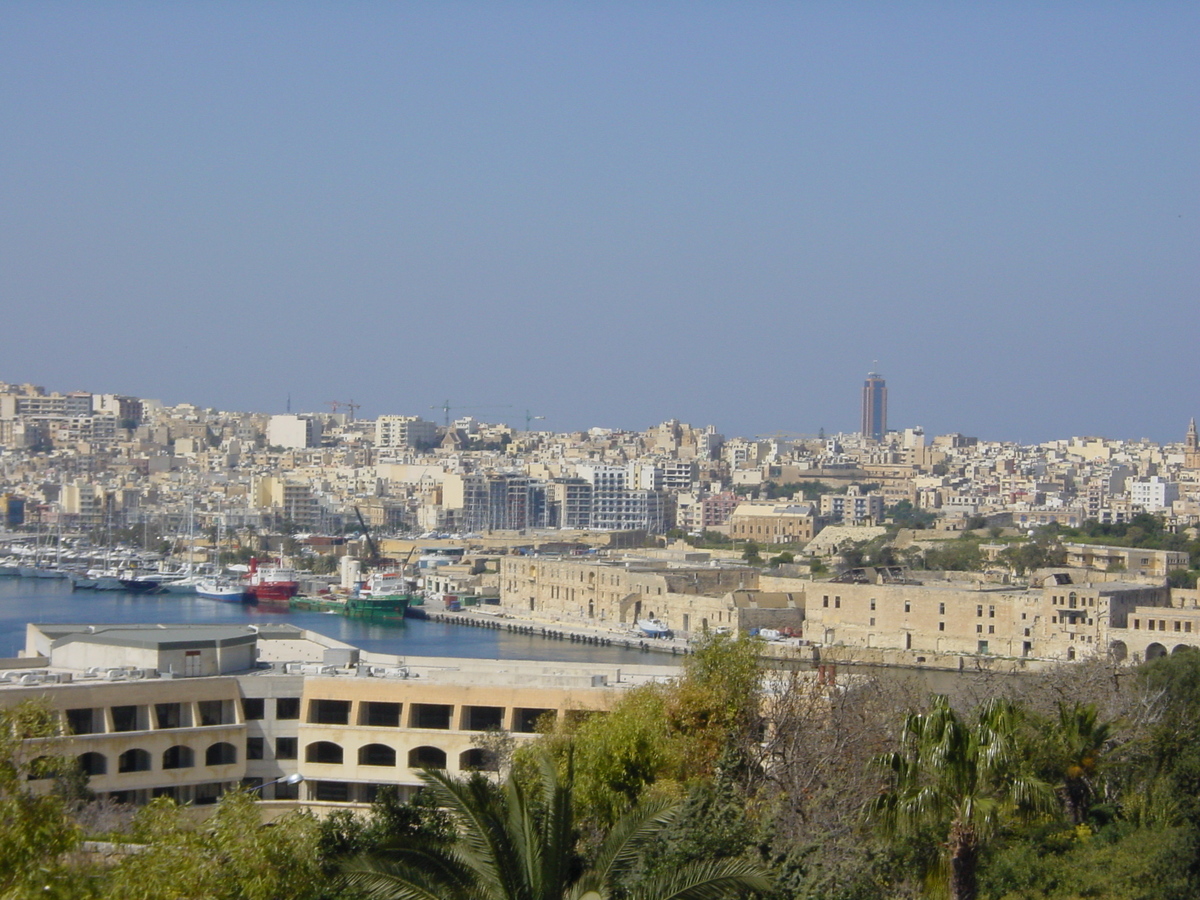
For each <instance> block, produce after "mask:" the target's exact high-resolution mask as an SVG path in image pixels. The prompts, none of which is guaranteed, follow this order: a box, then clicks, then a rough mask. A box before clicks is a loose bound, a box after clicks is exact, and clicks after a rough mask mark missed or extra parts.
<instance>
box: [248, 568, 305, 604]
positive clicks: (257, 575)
mask: <svg viewBox="0 0 1200 900" xmlns="http://www.w3.org/2000/svg"><path fill="white" fill-rule="evenodd" d="M246 589H247V590H248V591H249V592H250V594H251V596H253V597H254V599H256V600H258V602H259V603H271V604H279V605H282V606H285V607H286V606H287V605H288V602H289V601H290V600H291V599H292V598H293V597H294V596H296V594H297V593H298V592H299V590H300V581H299V579H298V577H297V575H296V570H295V569H291V568H287V567H285V566H262V567H260V566H259V565H258V560H257V559H255V558H254V557H251V558H250V573H249V575H247V577H246Z"/></svg>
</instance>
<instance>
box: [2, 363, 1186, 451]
mask: <svg viewBox="0 0 1200 900" xmlns="http://www.w3.org/2000/svg"><path fill="white" fill-rule="evenodd" d="M6 384H7V385H9V386H10V387H12V388H20V389H24V388H33V389H37V390H39V391H44V392H45V396H47V397H55V396H57V397H59V398H68V399H69V396H78V397H79V398H80V399H86V400H88V401H89V402H90V401H91V400H92V398H97V397H106V398H111V400H112V402H117V401H123V400H135V401H138V402H140V401H150V402H153V403H161V404H162V406H163V407H164V408H168V409H172V408H177V407H180V406H183V407H195V408H196V409H199V410H208V411H212V412H214V413H217V414H221V415H226V414H228V415H249V416H266V417H268V418H276V417H279V418H289V419H298V418H303V417H309V416H315V417H323V416H331V415H336V414H337V413H339V412H341V413H343V414H344V415H347V416H348V417H349V419H348V421H349V422H350V423H351V424H352V423H353V422H354V421H359V422H375V421H377V420H400V421H401V422H402V421H403V420H407V419H410V418H412V419H417V420H421V421H423V422H424V423H426V425H428V426H429V427H431V428H435V429H436V430H437V435H438V440H439V441H440V439H441V436H442V435H444V433H445V432H444V427H445V426H446V425H450V424H453V423H455V422H459V421H466V420H472V421H474V422H476V423H478V424H479V425H489V426H490V425H495V426H505V427H508V428H510V429H512V430H513V431H514V432H521V431H525V430H526V427H528V430H529V431H531V432H542V433H557V434H569V433H585V432H589V431H600V432H605V431H611V432H613V433H625V434H631V433H638V432H642V431H646V430H648V429H653V428H655V427H657V426H659V425H662V424H665V423H668V422H678V423H680V424H684V425H688V426H691V427H694V428H701V429H702V428H712V429H713V430H715V431H716V432H717V433H719V434H720V435H722V436H723V437H725V438H727V439H730V438H740V439H744V440H747V439H748V440H755V439H757V440H772V439H781V440H785V441H788V440H791V441H798V440H806V439H807V440H811V439H814V438H819V437H822V436H828V437H834V436H840V437H850V438H855V437H863V438H869V439H871V440H875V441H880V440H884V439H886V436H887V435H894V436H897V437H899V438H904V437H905V435H906V434H907V432H909V431H913V432H915V433H916V434H923V435H924V436H925V437H926V438H931V437H934V436H936V435H939V434H940V435H956V434H957V435H963V436H964V437H968V438H973V439H979V440H982V441H985V442H997V443H1008V444H1017V445H1024V446H1036V445H1038V444H1046V443H1053V442H1055V441H1064V440H1070V439H1076V438H1080V439H1082V438H1087V439H1098V440H1103V441H1133V442H1137V441H1147V440H1148V441H1150V442H1151V443H1155V444H1160V445H1164V446H1165V445H1182V446H1183V447H1184V449H1185V451H1186V452H1187V453H1188V458H1189V459H1192V458H1193V457H1194V459H1195V465H1197V466H1200V450H1197V449H1196V448H1197V446H1200V444H1197V441H1198V439H1197V437H1196V435H1197V431H1196V425H1195V416H1188V417H1186V419H1187V421H1186V423H1185V422H1184V419H1182V418H1181V419H1180V429H1178V433H1177V434H1176V435H1173V436H1169V437H1167V438H1166V439H1164V440H1155V439H1152V438H1149V437H1147V436H1145V435H1139V436H1137V437H1128V436H1114V435H1107V434H1101V433H1099V432H1086V431H1085V432H1078V433H1075V434H1065V433H1064V434H1057V435H1053V436H1052V437H1049V438H1047V439H1046V440H1044V441H1020V440H1017V439H1015V438H1011V437H1007V436H1004V435H978V434H971V433H970V432H965V431H963V430H961V429H955V428H950V429H946V430H944V431H934V430H931V429H928V428H925V426H924V425H922V424H921V423H919V422H918V423H913V424H911V425H909V424H905V425H901V426H899V427H893V426H891V425H890V424H889V423H888V389H887V381H886V379H884V378H883V376H882V375H880V374H879V373H878V372H874V371H872V372H869V373H868V374H867V377H866V379H865V380H864V381H863V382H862V386H861V389H860V391H861V393H860V398H859V399H860V423H859V426H858V427H857V428H846V429H840V430H833V429H826V428H823V427H822V428H820V429H814V430H811V431H806V432H795V431H788V430H784V429H780V428H777V429H775V430H774V431H770V432H762V433H758V434H750V433H744V432H738V431H734V430H731V429H728V428H725V427H723V426H722V424H721V423H720V422H718V421H713V420H708V419H703V420H695V421H689V420H686V419H683V418H682V417H680V416H671V415H668V416H667V417H666V418H664V419H662V420H660V421H658V422H645V423H629V422H622V423H617V424H613V423H605V424H600V423H593V424H591V425H583V426H581V427H564V428H559V427H556V426H555V425H554V423H548V422H546V421H545V416H540V415H533V414H532V413H531V412H530V411H529V410H517V409H514V408H513V405H512V404H493V405H491V406H483V407H465V406H457V405H453V404H451V405H449V406H447V405H446V403H447V402H448V401H444V402H443V403H437V404H430V405H429V406H428V407H426V406H424V405H422V404H416V405H412V406H397V407H393V408H389V409H386V410H384V411H382V412H380V413H379V414H377V415H374V414H372V415H366V414H363V413H362V406H361V404H358V403H356V402H354V400H353V399H350V400H346V401H329V402H326V403H325V404H323V407H324V408H321V407H313V408H307V407H301V406H299V405H296V406H295V407H294V408H293V407H292V403H291V397H290V395H289V397H288V399H287V401H286V405H287V407H288V408H286V409H285V410H263V409H247V408H242V409H232V408H227V407H220V406H215V405H212V404H208V403H204V402H202V401H200V400H195V399H188V398H180V399H176V400H173V401H163V399H162V398H161V397H151V396H140V397H139V396H137V395H133V394H124V393H122V392H115V391H108V390H104V389H100V390H90V389H89V388H88V387H86V386H76V387H73V388H70V389H63V388H62V386H53V385H49V386H48V385H44V384H37V383H35V382H32V381H30V380H28V379H15V380H12V381H9V382H4V381H2V380H0V385H6ZM0 397H3V394H0ZM68 405H70V404H69V403H68ZM4 410H5V407H4V405H3V403H0V416H3V415H4ZM109 412H111V411H109ZM68 414H70V413H68ZM328 421H333V420H328ZM876 422H879V423H880V424H881V426H882V429H883V430H882V431H881V432H878V433H877V432H876V431H875V430H874V428H873V425H874V423H876ZM535 423H536V424H535ZM386 427H388V428H391V427H400V426H399V425H396V426H393V425H391V424H389V425H388V426H386ZM0 449H2V448H0ZM1189 464H1190V463H1189Z"/></svg>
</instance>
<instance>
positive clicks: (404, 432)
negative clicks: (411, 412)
mask: <svg viewBox="0 0 1200 900" xmlns="http://www.w3.org/2000/svg"><path fill="white" fill-rule="evenodd" d="M435 443H437V424H436V423H434V422H428V421H426V420H425V419H422V418H421V417H420V416H380V417H379V418H378V419H376V420H375V446H376V447H378V448H379V449H381V450H383V449H394V448H402V447H403V448H411V447H431V446H433V445H434V444H435Z"/></svg>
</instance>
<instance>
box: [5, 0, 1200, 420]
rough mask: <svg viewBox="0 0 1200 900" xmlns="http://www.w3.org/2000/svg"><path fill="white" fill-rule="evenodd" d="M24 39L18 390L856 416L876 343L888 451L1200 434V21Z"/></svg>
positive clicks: (703, 23) (283, 20)
mask: <svg viewBox="0 0 1200 900" xmlns="http://www.w3.org/2000/svg"><path fill="white" fill-rule="evenodd" d="M3 23H4V27H3V28H0V79H3V81H4V83H5V84H9V85H19V86H20V87H19V89H14V90H10V91H7V92H5V93H4V95H3V96H0V116H2V117H3V118H2V121H4V123H5V137H4V139H3V140H2V141H0V164H2V165H3V167H4V170H5V171H6V172H8V173H10V177H9V178H6V179H4V180H3V181H0V241H2V242H3V247H4V252H3V253H2V254H0V301H2V302H3V305H4V309H5V312H6V325H7V330H8V333H9V335H10V341H9V342H8V346H7V347H6V353H5V363H6V367H5V371H4V372H0V377H3V378H6V379H8V380H30V381H34V382H37V383H44V384H47V385H55V386H60V387H66V389H69V387H70V386H74V385H101V384H103V385H105V387H104V389H105V390H113V391H117V392H122V393H127V394H131V395H136V396H148V397H161V399H163V400H164V402H168V403H170V402H182V401H185V400H186V401H189V402H204V403H205V405H209V406H213V407H216V408H225V409H256V410H262V411H265V412H284V410H285V408H286V404H287V399H288V397H289V395H290V396H291V401H292V408H293V409H300V408H304V409H310V410H314V411H321V410H324V409H326V408H327V406H326V404H327V403H328V402H329V401H333V400H339V401H348V400H351V399H353V400H354V401H355V402H356V403H358V404H361V407H362V408H361V414H362V415H364V416H365V415H373V416H377V415H381V414H385V413H389V412H394V411H397V410H405V411H412V412H414V413H415V412H421V411H422V410H423V409H424V408H425V407H429V406H433V405H436V404H439V403H440V402H443V401H444V398H450V400H451V402H453V403H455V404H458V405H461V406H470V407H483V406H509V407H511V412H506V413H505V414H506V415H510V416H511V417H512V418H514V419H518V418H523V412H524V411H525V410H530V412H531V414H532V415H534V416H545V417H546V418H545V420H544V421H545V422H546V424H547V426H548V427H553V428H556V429H562V430H577V429H580V428H586V427H589V426H593V425H595V426H608V427H625V428H636V427H641V426H644V425H645V424H647V423H653V422H659V421H663V420H665V419H667V418H671V417H675V418H679V419H681V420H684V421H692V422H712V423H714V424H718V425H719V426H720V427H721V428H722V430H724V431H727V432H729V433H740V434H748V435H753V434H761V433H769V432H772V431H775V430H778V429H783V430H788V431H799V432H816V431H817V430H818V429H822V428H823V429H825V430H826V431H829V432H835V431H841V432H850V431H853V430H855V427H856V424H857V419H856V411H857V403H858V381H859V379H860V377H861V376H860V374H859V373H861V372H862V371H864V370H865V369H866V368H867V365H868V364H869V363H870V361H871V360H872V359H878V360H879V362H878V366H879V370H880V371H883V372H886V373H887V374H888V379H889V381H890V382H891V383H892V385H894V386H896V391H895V392H894V396H893V398H892V402H891V404H890V409H889V411H888V412H889V424H890V425H891V426H892V427H894V428H898V429H902V428H906V427H911V426H918V425H919V426H922V427H924V428H925V429H926V430H927V431H929V432H931V433H937V432H948V431H961V432H963V433H968V434H976V435H979V436H980V437H984V438H997V439H1006V440H1014V441H1020V442H1025V443H1032V442H1036V441H1043V440H1049V439H1052V438H1055V437H1058V436H1061V435H1071V434H1102V435H1106V436H1112V437H1116V438H1129V439H1133V438H1139V437H1149V438H1152V439H1154V440H1157V441H1167V440H1176V439H1177V436H1178V434H1179V431H1180V425H1179V422H1180V420H1181V419H1182V420H1183V421H1184V422H1186V419H1187V417H1189V416H1191V415H1194V414H1196V412H1197V409H1196V405H1195V400H1194V397H1195V395H1196V384H1195V376H1194V374H1193V372H1192V369H1193V366H1192V365H1191V357H1192V353H1193V350H1192V344H1193V342H1192V341H1191V340H1190V332H1189V329H1187V328H1186V327H1179V323H1186V322H1188V321H1191V320H1192V318H1193V317H1194V315H1195V308H1196V296H1195V290H1196V288H1195V285H1196V281H1195V274H1196V266H1195V248H1196V246H1197V243H1198V240H1197V239H1198V238H1200V227H1198V226H1200V222H1198V220H1197V216H1196V210H1197V209H1200V172H1198V170H1197V168H1196V166H1195V160H1196V158H1198V157H1200V122H1197V119H1196V116H1195V114H1194V110H1195V108H1196V105H1197V102H1198V101H1200V97H1198V96H1197V86H1198V85H1200V59H1198V58H1197V56H1196V54H1195V52H1194V48H1195V46H1196V44H1197V41H1198V40H1200V8H1197V7H1196V6H1195V5H1194V4H1183V3H1165V2H1164V3H1152V4H1141V5H1138V6H1136V7H1132V6H1119V5H1111V6H1099V7H1097V6H1086V7H1085V6H1083V5H1078V6H1072V5H1064V6H1055V7H1052V8H1045V7H1037V6H1033V5H1015V6H1006V7H996V8H987V7H957V8H951V9H947V8H946V7H944V6H941V5H934V4H922V3H917V4H906V5H905V6H903V7H896V8H879V7H871V6H853V5H849V6H820V5H817V6H792V7H788V6H775V7H770V6H766V7H755V8H749V9H747V8H745V7H743V6H740V5H736V4H722V3H701V4H692V5H687V6H670V5H666V6H653V5H652V6H649V7H638V6H620V5H606V6H598V7H596V6H590V7H578V6H569V5H546V4H524V5H522V4H513V5H507V6H504V7H489V6H486V5H469V4H467V5H459V6H450V7H445V6H428V7H422V6H420V5H391V4H382V3H371V2H368V3H365V4H359V5H355V6H353V7H348V8H335V7H322V6H319V5H318V6H311V5H310V6H304V5H302V6H299V7H295V8H292V9H289V11H288V14H287V15H286V16H285V15H280V14H278V13H277V12H276V11H275V10H274V9H273V8H270V7H259V6H253V5H237V4H233V5H224V6H157V7H156V6H147V5H144V4H133V3H122V2H115V3H111V4H102V5H96V6H77V5H59V4H55V3H46V4H9V5H8V6H6V7H5V9H4V12H3ZM1134 310H1137V311H1138V312H1139V313H1142V314H1143V317H1144V319H1145V324H1144V325H1143V328H1144V329H1145V334H1143V335H1141V336H1140V339H1135V337H1134V335H1135V331H1134V330H1133V329H1131V328H1130V325H1129V321H1130V318H1131V313H1132V311H1134ZM847 336H849V339H847ZM747 356H749V357H750V358H752V359H753V360H754V361H755V363H756V365H755V366H747V365H744V364H743V363H742V361H743V360H744V359H746V357H747ZM429 414H432V412H430V413H429ZM487 414H491V412H490V411H489V412H488V413H487Z"/></svg>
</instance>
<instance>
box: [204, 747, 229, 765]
mask: <svg viewBox="0 0 1200 900" xmlns="http://www.w3.org/2000/svg"><path fill="white" fill-rule="evenodd" d="M235 762H237V747H235V746H233V744H230V743H227V742H225V741H221V742H220V743H217V744H213V745H212V746H211V747H209V748H208V749H207V750H205V751H204V764H205V765H206V766H227V765H229V764H231V763H235Z"/></svg>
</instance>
